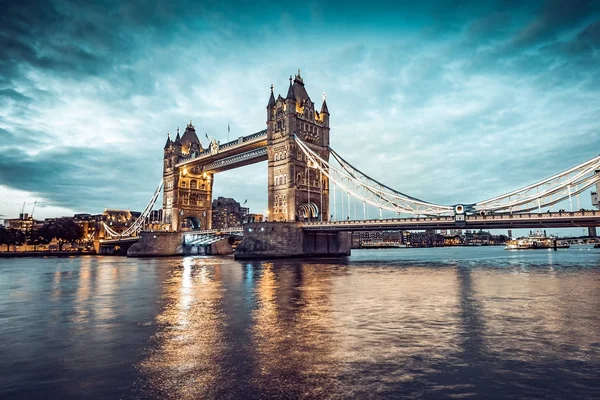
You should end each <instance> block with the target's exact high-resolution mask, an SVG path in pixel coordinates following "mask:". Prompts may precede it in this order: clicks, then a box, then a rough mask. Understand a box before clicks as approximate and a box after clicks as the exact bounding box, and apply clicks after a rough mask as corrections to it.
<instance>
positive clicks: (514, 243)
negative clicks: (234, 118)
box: [504, 232, 570, 250]
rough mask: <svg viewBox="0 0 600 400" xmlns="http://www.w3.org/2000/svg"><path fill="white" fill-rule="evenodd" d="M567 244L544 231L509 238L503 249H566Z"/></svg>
mask: <svg viewBox="0 0 600 400" xmlns="http://www.w3.org/2000/svg"><path fill="white" fill-rule="evenodd" d="M569 247H570V246H569V245H568V244H563V243H561V242H559V241H558V238H556V237H555V236H546V234H545V233H540V232H536V233H530V234H529V236H527V237H522V238H518V239H513V240H509V241H507V242H506V247H504V250H539V249H554V248H556V249H568V248H569Z"/></svg>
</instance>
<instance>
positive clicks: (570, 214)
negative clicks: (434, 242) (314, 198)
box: [302, 210, 600, 226]
mask: <svg viewBox="0 0 600 400" xmlns="http://www.w3.org/2000/svg"><path fill="white" fill-rule="evenodd" d="M596 216H600V210H580V211H560V212H546V213H523V214H516V213H515V214H510V213H503V214H488V215H467V216H466V217H465V221H466V222H467V223H468V222H481V221H489V220H498V221H499V220H502V221H507V220H531V219H557V218H558V219H564V218H577V217H596ZM455 221H456V217H455V216H439V217H420V218H419V217H410V218H387V219H367V220H341V221H322V222H321V221H310V222H303V223H302V224H303V225H304V226H323V225H328V226H329V225H337V226H340V225H365V224H374V225H375V224H379V225H381V224H383V225H393V224H400V225H401V224H410V223H414V222H423V223H426V222H455Z"/></svg>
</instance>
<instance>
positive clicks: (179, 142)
mask: <svg viewBox="0 0 600 400" xmlns="http://www.w3.org/2000/svg"><path fill="white" fill-rule="evenodd" d="M175 144H181V136H179V128H177V136H175Z"/></svg>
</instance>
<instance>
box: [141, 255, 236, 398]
mask: <svg viewBox="0 0 600 400" xmlns="http://www.w3.org/2000/svg"><path fill="white" fill-rule="evenodd" d="M175 264H176V263H173V264H171V265H170V267H171V270H170V274H169V275H168V276H167V277H166V279H165V281H164V282H163V287H162V288H161V289H162V290H163V294H162V298H161V302H162V303H163V304H164V306H163V310H162V312H161V313H160V314H158V315H157V317H156V322H157V323H158V330H157V332H156V334H155V335H154V337H153V342H154V345H153V346H152V349H151V353H150V354H149V356H148V357H147V358H146V359H145V360H144V361H143V362H142V363H141V371H142V372H143V373H144V374H145V375H146V376H147V378H148V379H147V382H148V387H147V388H145V389H144V392H145V393H144V394H145V395H151V396H153V397H156V398H170V399H198V398H206V396H207V394H210V393H213V394H214V391H215V390H216V389H217V388H218V385H219V381H220V380H221V379H222V376H223V370H222V366H221V364H220V363H219V357H220V355H221V354H223V353H224V352H225V351H226V344H225V343H224V341H223V337H224V332H225V322H224V318H223V315H222V313H221V304H222V302H223V296H224V295H225V291H224V290H223V283H222V280H221V265H220V264H219V263H218V262H215V263H212V264H210V265H209V264H205V263H204V262H203V261H202V259H199V258H196V259H192V258H186V259H184V261H183V265H182V266H178V265H175Z"/></svg>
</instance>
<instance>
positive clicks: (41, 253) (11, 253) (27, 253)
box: [0, 251, 96, 258]
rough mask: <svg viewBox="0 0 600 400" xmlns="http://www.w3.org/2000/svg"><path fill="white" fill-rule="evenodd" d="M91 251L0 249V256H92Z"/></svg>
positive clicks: (93, 253)
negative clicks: (0, 250)
mask: <svg viewBox="0 0 600 400" xmlns="http://www.w3.org/2000/svg"><path fill="white" fill-rule="evenodd" d="M94 255H96V252H94V251H92V252H90V251H2V252H0V258H15V257H72V256H94Z"/></svg>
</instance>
